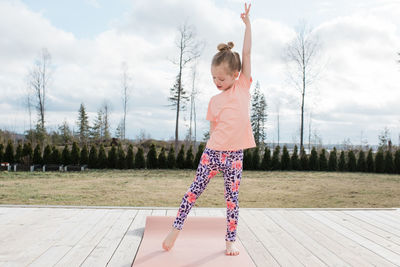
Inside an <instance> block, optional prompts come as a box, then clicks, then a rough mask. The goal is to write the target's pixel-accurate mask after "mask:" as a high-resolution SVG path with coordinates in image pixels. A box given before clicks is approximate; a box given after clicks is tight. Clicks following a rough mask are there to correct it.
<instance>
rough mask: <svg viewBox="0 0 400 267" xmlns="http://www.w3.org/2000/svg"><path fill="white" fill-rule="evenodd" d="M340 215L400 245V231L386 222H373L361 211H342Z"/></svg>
mask: <svg viewBox="0 0 400 267" xmlns="http://www.w3.org/2000/svg"><path fill="white" fill-rule="evenodd" d="M340 213H341V214H340V217H341V218H343V219H346V220H348V221H350V222H352V223H354V224H357V225H360V226H361V227H363V228H364V229H366V230H368V231H370V232H373V233H375V234H378V235H379V236H381V237H382V238H385V239H387V240H390V241H392V242H394V243H396V244H397V245H400V231H396V230H394V229H393V228H390V227H388V226H387V225H386V224H384V223H380V222H373V223H371V218H370V217H368V216H364V215H362V214H361V213H359V212H354V211H353V212H344V211H343V212H340Z"/></svg>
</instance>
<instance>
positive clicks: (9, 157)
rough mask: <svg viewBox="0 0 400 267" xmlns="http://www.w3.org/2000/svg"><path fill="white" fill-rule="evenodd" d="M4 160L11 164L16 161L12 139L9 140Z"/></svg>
mask: <svg viewBox="0 0 400 267" xmlns="http://www.w3.org/2000/svg"><path fill="white" fill-rule="evenodd" d="M4 161H5V162H8V163H10V164H12V163H14V146H13V143H12V142H11V140H8V142H7V146H6V152H5V153H4Z"/></svg>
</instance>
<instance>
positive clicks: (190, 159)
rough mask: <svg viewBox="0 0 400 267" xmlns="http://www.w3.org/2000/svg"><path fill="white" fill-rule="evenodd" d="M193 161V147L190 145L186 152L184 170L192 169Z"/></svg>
mask: <svg viewBox="0 0 400 267" xmlns="http://www.w3.org/2000/svg"><path fill="white" fill-rule="evenodd" d="M193 159H194V156H193V147H192V145H190V147H189V149H188V150H187V151H186V157H185V169H193V165H194V164H193Z"/></svg>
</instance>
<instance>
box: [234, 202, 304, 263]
mask: <svg viewBox="0 0 400 267" xmlns="http://www.w3.org/2000/svg"><path fill="white" fill-rule="evenodd" d="M239 216H240V217H241V218H244V220H245V221H246V222H248V226H249V228H250V229H251V230H252V231H253V232H254V233H256V235H257V237H258V239H259V240H260V242H261V243H262V244H263V246H264V248H265V250H266V251H267V252H268V253H269V254H270V256H271V257H272V258H273V259H274V260H273V261H272V258H271V257H269V255H267V254H266V253H265V252H264V255H265V257H266V259H267V260H271V262H266V263H267V264H268V265H270V264H271V265H272V264H279V265H284V266H299V265H301V263H300V262H299V261H298V260H297V259H296V258H295V257H293V256H292V255H291V254H290V253H289V252H288V251H287V250H286V248H285V246H284V245H282V244H281V243H280V242H279V241H278V240H276V237H274V235H273V233H271V232H270V231H269V230H268V229H269V228H268V224H267V225H265V222H264V221H262V219H260V217H259V216H257V214H254V213H252V210H244V209H241V211H240V215H239ZM240 217H239V220H240ZM239 224H240V222H238V225H239Z"/></svg>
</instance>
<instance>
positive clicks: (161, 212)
mask: <svg viewBox="0 0 400 267" xmlns="http://www.w3.org/2000/svg"><path fill="white" fill-rule="evenodd" d="M165 214H166V210H152V212H151V215H154V216H165Z"/></svg>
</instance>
